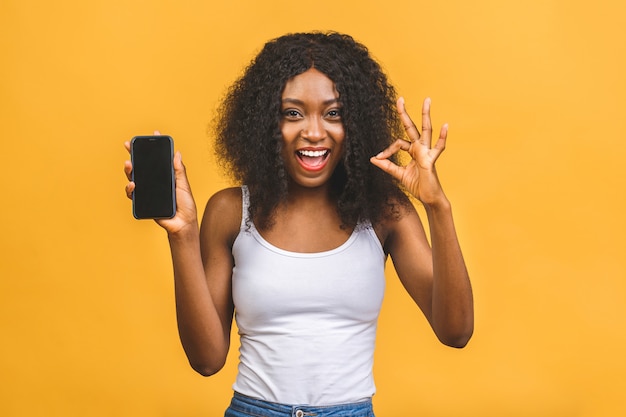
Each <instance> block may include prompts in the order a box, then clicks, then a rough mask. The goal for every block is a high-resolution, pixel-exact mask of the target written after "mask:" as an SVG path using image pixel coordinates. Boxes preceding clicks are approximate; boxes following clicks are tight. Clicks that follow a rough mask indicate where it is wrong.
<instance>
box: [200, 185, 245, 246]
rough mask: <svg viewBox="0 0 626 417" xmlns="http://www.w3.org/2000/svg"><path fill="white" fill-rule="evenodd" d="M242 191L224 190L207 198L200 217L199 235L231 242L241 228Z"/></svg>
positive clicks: (233, 188)
mask: <svg viewBox="0 0 626 417" xmlns="http://www.w3.org/2000/svg"><path fill="white" fill-rule="evenodd" d="M242 204H243V203H242V191H241V188H240V187H232V188H226V189H223V190H220V191H218V192H217V193H215V194H213V196H211V198H209V200H208V202H207V204H206V207H205V209H204V215H203V216H202V226H201V234H202V235H204V236H206V235H207V234H211V235H213V236H215V235H218V236H220V237H222V238H224V239H226V240H228V241H229V242H231V243H232V242H233V241H234V240H235V237H237V234H238V233H239V229H240V226H241V211H242Z"/></svg>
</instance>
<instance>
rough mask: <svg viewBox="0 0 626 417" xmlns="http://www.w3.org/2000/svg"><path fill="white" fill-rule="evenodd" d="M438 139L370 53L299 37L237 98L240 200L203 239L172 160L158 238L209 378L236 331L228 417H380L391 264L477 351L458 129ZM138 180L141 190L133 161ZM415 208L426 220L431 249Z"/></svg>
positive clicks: (230, 196) (225, 139)
mask: <svg viewBox="0 0 626 417" xmlns="http://www.w3.org/2000/svg"><path fill="white" fill-rule="evenodd" d="M432 134H433V133H432V127H431V121H430V100H429V99H426V100H425V101H424V104H423V110H422V126H421V129H419V130H418V128H417V127H416V126H415V124H414V123H413V122H412V121H411V118H410V117H409V115H408V114H407V112H406V109H405V105H404V100H403V99H402V98H400V99H397V100H396V93H395V90H394V88H393V87H392V86H391V85H390V84H389V82H388V80H387V78H386V76H385V74H384V73H383V71H382V70H381V68H380V66H379V65H378V64H377V63H376V62H375V61H374V60H373V59H372V58H371V57H370V55H369V53H368V50H367V49H366V47H365V46H363V45H361V44H360V43H358V42H356V41H354V40H353V39H352V38H351V37H350V36H347V35H343V34H338V33H317V32H316V33H299V34H290V35H286V36H282V37H280V38H277V39H274V40H272V41H270V42H268V43H267V44H266V45H265V46H264V48H263V50H262V51H261V52H260V53H259V54H258V55H257V57H256V58H255V59H254V60H253V61H252V62H251V64H250V65H249V66H248V68H247V69H246V71H245V73H244V75H243V76H242V77H241V78H240V79H239V80H238V81H237V82H236V83H235V84H234V85H233V86H232V87H231V88H230V90H229V91H228V93H227V95H226V98H225V99H224V103H223V107H222V109H221V114H220V118H219V120H218V123H217V124H216V138H217V141H216V149H217V151H218V154H219V155H220V157H221V160H222V162H223V164H224V166H225V167H226V168H227V169H229V170H230V172H232V174H233V176H234V178H235V179H237V180H238V181H240V182H241V184H242V186H241V187H237V188H229V189H225V190H222V191H220V192H218V193H216V194H215V195H214V196H213V197H211V198H210V200H209V202H208V203H207V205H206V209H205V211H204V215H203V218H202V222H201V226H200V227H198V221H197V214H196V205H195V203H194V200H193V197H192V194H191V188H190V186H189V183H188V181H187V177H186V174H185V168H184V165H183V163H182V160H181V155H180V153H177V154H176V155H175V158H174V166H175V171H176V187H177V188H176V198H177V207H178V208H177V212H176V216H175V217H174V218H172V219H167V220H158V221H157V223H158V224H159V225H160V226H162V227H163V228H165V230H166V231H167V233H168V237H169V242H170V246H171V253H172V260H173V265H174V277H175V293H176V312H177V318H178V327H179V332H180V337H181V341H182V344H183V347H184V349H185V352H186V354H187V356H188V358H189V362H190V364H191V366H192V367H193V368H194V369H195V370H196V371H197V372H199V373H201V374H202V375H207V376H208V375H211V374H214V373H216V372H218V371H219V370H220V369H221V368H222V367H223V365H224V362H225V360H226V356H227V353H228V351H229V348H230V333H231V325H232V321H233V317H235V319H236V322H237V327H238V329H239V335H240V343H241V347H240V363H239V372H238V375H237V379H236V381H235V384H234V387H233V388H234V391H235V395H234V397H233V399H232V402H231V405H230V407H229V408H228V410H227V411H226V416H230V417H240V416H252V415H254V416H272V417H280V416H292V415H295V416H306V415H316V416H318V417H323V416H326V415H328V416H330V415H332V416H343V415H346V416H347V415H350V416H363V417H365V416H373V412H372V406H371V398H372V396H373V394H374V392H375V387H374V381H373V377H372V364H373V350H374V339H375V333H376V324H377V319H378V314H379V311H380V306H381V303H382V299H383V292H384V287H385V276H384V267H385V261H386V259H387V257H388V256H390V257H391V259H392V261H393V265H394V267H395V270H396V272H397V274H398V276H399V278H400V280H401V281H402V283H403V285H404V287H405V288H406V290H407V291H408V293H409V294H410V296H411V297H412V298H413V300H415V302H416V304H417V305H418V306H419V308H420V309H421V310H422V312H423V313H424V315H425V316H426V318H427V319H428V321H429V323H430V325H431V326H432V328H433V330H434V333H435V334H436V336H437V337H438V338H439V340H441V342H442V343H444V344H446V345H449V346H453V347H459V348H460V347H463V346H465V344H466V343H467V342H468V341H469V339H470V337H471V335H472V332H473V301H472V291H471V286H470V281H469V277H468V273H467V270H466V267H465V263H464V261H463V257H462V254H461V249H460V247H459V243H458V240H457V236H456V232H455V228H454V223H453V219H452V212H451V206H450V202H449V201H448V199H447V198H446V196H445V194H444V192H443V190H442V187H441V185H440V183H439V180H438V178H437V173H436V170H435V161H436V160H437V158H438V157H439V155H440V154H441V152H442V151H443V149H444V146H445V142H446V136H447V125H444V126H443V127H442V129H441V131H440V133H439V136H438V139H437V140H436V142H435V144H434V146H431V139H432ZM127 147H128V144H127ZM400 151H404V152H407V153H408V154H409V155H410V157H411V160H410V162H409V163H408V164H407V165H405V166H401V165H399V164H398V162H397V158H396V154H397V153H398V152H400ZM125 172H126V174H127V176H128V177H129V179H130V175H131V172H132V166H131V164H130V162H126V165H125ZM133 189H134V184H133V183H132V182H129V183H128V185H127V186H126V193H127V195H128V196H131V195H132V192H133ZM407 194H408V195H410V196H413V197H415V198H417V199H418V200H419V201H420V202H421V203H422V204H423V205H424V208H425V210H426V214H427V217H428V225H429V227H430V235H431V244H429V242H428V241H427V239H426V235H425V232H424V228H423V226H422V222H421V221H420V218H419V217H418V214H417V212H416V210H415V208H414V207H413V205H412V204H411V201H410V199H409V197H408V196H407Z"/></svg>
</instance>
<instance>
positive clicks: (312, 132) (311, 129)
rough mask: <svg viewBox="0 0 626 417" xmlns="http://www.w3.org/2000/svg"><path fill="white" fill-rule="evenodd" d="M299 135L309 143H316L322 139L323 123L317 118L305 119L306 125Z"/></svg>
mask: <svg viewBox="0 0 626 417" xmlns="http://www.w3.org/2000/svg"><path fill="white" fill-rule="evenodd" d="M301 134H302V137H303V138H304V139H306V140H308V141H309V142H318V141H320V140H322V139H324V136H325V134H324V122H323V121H322V120H321V118H319V117H309V118H307V124H306V126H304V127H303V129H302V133H301Z"/></svg>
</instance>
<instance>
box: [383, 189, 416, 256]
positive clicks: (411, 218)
mask: <svg viewBox="0 0 626 417" xmlns="http://www.w3.org/2000/svg"><path fill="white" fill-rule="evenodd" d="M415 229H418V231H419V230H421V231H422V232H423V226H422V222H421V220H420V217H419V215H418V213H417V210H416V209H415V206H414V205H413V202H412V201H411V199H410V198H409V197H408V196H406V195H404V194H401V195H398V196H394V197H392V198H390V200H389V202H388V204H387V209H386V212H385V213H384V214H383V215H382V216H381V217H380V219H379V221H377V222H376V224H375V225H374V230H375V231H376V234H377V235H378V238H379V239H380V241H381V243H382V245H383V247H384V248H385V252H387V253H389V250H390V249H391V248H392V247H393V244H394V241H396V240H397V238H398V237H399V236H401V235H402V234H403V233H404V232H409V234H411V231H415ZM419 234H421V233H418V235H419Z"/></svg>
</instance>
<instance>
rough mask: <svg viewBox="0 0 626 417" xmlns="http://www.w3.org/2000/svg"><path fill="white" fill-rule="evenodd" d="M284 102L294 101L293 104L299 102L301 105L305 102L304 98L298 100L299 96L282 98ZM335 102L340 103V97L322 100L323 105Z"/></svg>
mask: <svg viewBox="0 0 626 417" xmlns="http://www.w3.org/2000/svg"><path fill="white" fill-rule="evenodd" d="M282 102H283V103H292V104H299V105H303V104H304V102H303V101H302V100H298V99H297V98H289V97H287V98H284V99H282ZM333 103H339V99H338V98H331V99H329V100H324V101H323V102H322V104H323V105H325V106H327V105H329V104H333Z"/></svg>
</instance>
